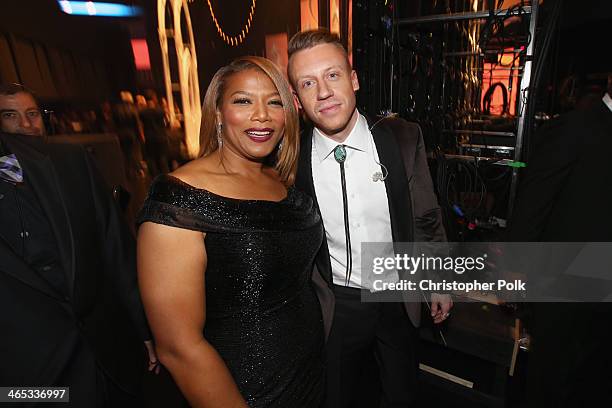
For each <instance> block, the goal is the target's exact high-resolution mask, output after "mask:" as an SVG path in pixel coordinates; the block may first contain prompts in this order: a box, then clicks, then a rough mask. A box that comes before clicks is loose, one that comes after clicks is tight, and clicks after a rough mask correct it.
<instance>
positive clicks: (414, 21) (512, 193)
mask: <svg viewBox="0 0 612 408" xmlns="http://www.w3.org/2000/svg"><path fill="white" fill-rule="evenodd" d="M513 15H529V29H528V36H529V37H528V38H529V42H528V44H527V48H526V51H525V50H523V49H520V48H519V49H516V50H513V51H519V52H521V51H522V52H525V56H524V64H523V65H522V66H521V67H516V68H515V67H512V68H509V69H508V70H509V71H516V75H517V76H518V77H519V78H520V85H519V89H518V92H519V93H518V96H517V105H516V121H515V131H503V132H496V131H490V130H471V129H448V128H446V129H443V130H442V132H445V133H448V132H452V133H455V134H458V135H465V134H470V135H481V136H497V137H508V138H514V143H513V144H512V148H511V149H508V148H506V149H507V150H512V151H513V153H512V154H513V159H514V160H504V161H500V160H496V158H493V157H486V156H480V155H479V156H478V158H477V161H481V160H484V161H495V162H496V164H501V165H508V166H510V167H511V168H512V174H511V181H510V190H509V197H508V209H507V217H508V218H510V216H511V214H512V211H513V207H514V201H515V198H516V192H517V185H518V175H519V168H520V167H524V164H523V163H521V158H522V150H523V144H524V138H525V135H526V134H527V129H526V127H527V126H528V124H527V123H528V122H527V120H526V114H527V111H528V110H527V104H528V101H529V97H530V83H531V77H532V61H533V57H534V44H535V39H536V23H537V16H538V1H537V0H535V1H532V4H531V6H523V7H522V8H521V9H520V10H518V9H512V8H510V9H498V10H491V11H489V10H484V11H475V12H458V13H449V14H434V15H428V16H422V17H414V18H400V19H397V20H396V21H395V22H394V26H395V27H397V28H403V27H409V26H415V25H419V24H432V23H434V24H435V23H449V22H458V21H469V20H480V19H487V18H501V17H505V16H513ZM513 51H504V52H508V53H512V52H513ZM490 52H491V51H489V50H484V51H483V50H477V51H470V50H468V51H457V52H446V53H443V54H442V55H443V56H444V57H468V58H469V57H475V58H482V57H484V56H485V54H486V53H490ZM391 70H392V72H393V67H392V69H391ZM512 75H514V74H512ZM399 82H400V83H401V78H400V81H399ZM390 86H391V88H393V87H394V86H397V83H395V82H394V81H391V84H390ZM443 89H444V84H443ZM472 123H475V122H472ZM508 143H510V142H508ZM495 147H499V146H495ZM448 157H452V158H458V159H461V158H466V160H474V158H475V157H474V156H470V155H463V154H458V155H457V154H453V155H448Z"/></svg>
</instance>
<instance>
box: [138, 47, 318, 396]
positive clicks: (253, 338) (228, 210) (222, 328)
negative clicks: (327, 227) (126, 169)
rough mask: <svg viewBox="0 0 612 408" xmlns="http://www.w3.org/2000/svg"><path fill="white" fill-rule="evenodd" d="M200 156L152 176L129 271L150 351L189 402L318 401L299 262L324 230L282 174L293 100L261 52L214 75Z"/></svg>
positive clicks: (292, 139) (293, 143) (292, 141)
mask: <svg viewBox="0 0 612 408" xmlns="http://www.w3.org/2000/svg"><path fill="white" fill-rule="evenodd" d="M201 148H202V149H201V152H202V155H201V157H200V158H198V159H196V160H194V161H192V162H190V163H188V164H187V165H185V166H183V167H182V168H180V169H178V170H176V171H175V172H174V173H172V175H168V176H160V177H158V178H157V179H156V180H155V182H154V183H153V185H152V187H151V191H150V193H149V197H148V198H147V200H146V202H145V204H144V207H143V209H142V211H141V214H140V216H139V223H140V224H142V225H141V226H140V230H139V237H138V274H139V282H140V289H141V293H142V298H143V302H144V305H145V309H146V312H147V316H148V319H149V322H150V325H151V329H152V331H153V335H154V338H155V341H156V347H157V351H158V355H159V358H160V361H161V362H162V364H163V365H164V366H165V367H166V368H167V369H168V370H169V371H170V373H171V374H172V376H173V378H174V380H175V381H176V383H177V385H178V386H179V388H180V389H181V391H182V393H183V395H184V396H185V397H186V398H187V400H188V401H189V403H190V404H191V405H192V406H194V407H204V406H205V407H220V408H233V407H247V406H248V407H283V408H301V407H303V408H311V407H312V408H317V407H319V406H320V403H321V400H322V394H323V380H324V378H323V376H324V374H323V355H322V349H323V341H324V340H323V323H322V318H321V311H320V306H319V303H318V301H317V298H316V295H315V293H314V291H313V288H312V286H311V273H312V272H311V271H312V264H313V259H314V256H315V253H316V251H317V250H318V248H319V245H320V244H321V241H322V239H323V229H322V225H321V220H320V218H319V215H318V214H317V212H316V211H315V208H314V206H313V202H312V200H311V199H310V198H309V197H307V196H305V195H303V194H302V193H300V192H299V191H297V190H295V189H294V188H293V187H292V184H293V179H294V175H295V168H296V161H297V157H298V121H297V112H296V109H295V106H294V105H293V99H292V95H291V92H290V90H289V86H288V85H287V83H286V82H285V80H284V78H283V76H282V74H281V73H280V72H279V71H278V69H277V68H276V67H275V66H274V65H273V64H272V63H271V62H270V61H268V60H266V59H263V58H259V57H245V58H241V59H238V60H236V61H234V62H233V63H232V64H230V65H228V66H226V67H224V68H222V69H221V70H219V71H218V72H217V74H216V75H215V77H214V78H213V80H212V82H211V84H210V87H209V88H208V91H207V93H206V97H205V100H204V107H203V121H202V132H201Z"/></svg>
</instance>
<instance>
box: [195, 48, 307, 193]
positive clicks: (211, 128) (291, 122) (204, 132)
mask: <svg viewBox="0 0 612 408" xmlns="http://www.w3.org/2000/svg"><path fill="white" fill-rule="evenodd" d="M248 70H254V71H259V72H262V73H264V74H265V75H267V76H268V78H270V80H271V81H272V83H273V84H274V86H275V87H276V90H277V91H278V93H279V95H280V99H281V102H282V103H283V110H284V112H285V132H284V134H283V137H282V139H281V140H282V143H283V145H282V146H283V147H282V149H277V150H275V151H273V152H272V154H271V156H274V157H270V159H271V160H270V161H267V162H268V163H270V165H271V166H273V167H274V168H275V170H276V171H277V172H278V174H279V177H280V179H281V180H282V182H283V183H284V184H285V185H287V186H290V185H292V184H293V183H294V181H295V173H296V170H297V161H298V156H299V120H298V112H297V108H296V106H295V104H294V99H293V94H292V93H291V88H290V86H289V83H288V82H287V80H286V79H285V77H284V75H283V74H282V73H281V70H280V69H279V68H278V67H277V66H276V65H275V64H274V63H273V62H272V61H270V60H269V59H266V58H262V57H255V56H247V57H240V58H238V59H235V60H234V61H232V62H231V63H230V64H229V65H226V66H224V67H222V68H221V69H219V70H218V71H217V72H216V73H215V75H214V76H213V78H212V80H211V81H210V85H209V86H208V89H207V90H206V96H204V103H203V105H202V126H201V127H200V155H199V157H204V156H208V155H210V154H211V153H213V152H215V151H217V150H218V149H219V144H218V142H217V111H218V110H220V108H221V105H222V103H223V94H224V92H225V88H226V85H227V81H228V79H229V78H230V77H231V76H232V75H234V74H237V73H239V72H244V71H248Z"/></svg>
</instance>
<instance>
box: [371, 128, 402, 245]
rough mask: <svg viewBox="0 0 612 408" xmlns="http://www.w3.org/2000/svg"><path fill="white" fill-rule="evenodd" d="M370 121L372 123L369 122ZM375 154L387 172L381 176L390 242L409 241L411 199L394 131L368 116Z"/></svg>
mask: <svg viewBox="0 0 612 408" xmlns="http://www.w3.org/2000/svg"><path fill="white" fill-rule="evenodd" d="M373 124H374V127H372V125H373ZM368 125H369V126H370V128H371V132H372V136H373V137H374V143H375V145H376V150H377V152H378V158H379V160H380V162H381V163H382V164H384V165H385V167H386V168H387V170H388V172H389V174H388V175H387V178H386V179H385V187H386V190H387V200H388V202H389V216H390V218H391V233H392V236H393V242H394V243H395V242H410V241H412V239H413V234H412V204H411V203H412V201H411V198H410V189H409V185H408V180H407V178H406V172H405V170H404V165H403V161H402V156H401V153H400V146H399V144H398V143H397V140H396V138H395V135H393V133H391V132H390V131H389V130H388V129H387V128H386V126H384V125H383V124H382V123H376V122H375V121H372V120H371V119H370V118H368Z"/></svg>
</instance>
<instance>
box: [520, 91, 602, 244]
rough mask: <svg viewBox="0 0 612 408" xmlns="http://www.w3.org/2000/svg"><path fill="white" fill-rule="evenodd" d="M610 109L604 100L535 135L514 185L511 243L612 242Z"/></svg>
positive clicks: (567, 116) (555, 122) (553, 123)
mask: <svg viewBox="0 0 612 408" xmlns="http://www.w3.org/2000/svg"><path fill="white" fill-rule="evenodd" d="M610 152H612V112H611V111H610V109H608V107H607V106H606V105H605V104H604V103H603V102H600V103H598V104H597V105H596V106H595V107H593V108H591V109H589V110H588V111H573V112H571V113H568V114H567V115H564V116H561V117H559V118H557V119H554V120H553V121H552V122H551V123H550V124H549V125H548V126H546V127H545V128H543V129H542V131H541V132H539V134H538V135H537V139H536V142H535V147H534V150H533V153H532V154H531V157H530V158H529V163H528V165H527V167H526V168H525V174H524V175H523V177H522V179H521V182H520V184H519V191H518V194H517V201H516V205H515V209H514V214H513V216H512V223H511V225H510V228H509V234H508V238H509V240H511V241H525V242H532V241H551V242H555V241H556V242H592V241H601V242H609V241H612V216H611V215H610V204H611V203H612V171H611V170H610V169H611V168H610V158H609V156H610Z"/></svg>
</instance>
